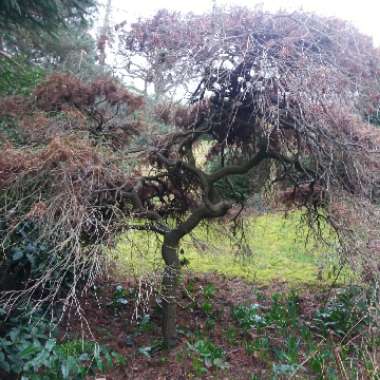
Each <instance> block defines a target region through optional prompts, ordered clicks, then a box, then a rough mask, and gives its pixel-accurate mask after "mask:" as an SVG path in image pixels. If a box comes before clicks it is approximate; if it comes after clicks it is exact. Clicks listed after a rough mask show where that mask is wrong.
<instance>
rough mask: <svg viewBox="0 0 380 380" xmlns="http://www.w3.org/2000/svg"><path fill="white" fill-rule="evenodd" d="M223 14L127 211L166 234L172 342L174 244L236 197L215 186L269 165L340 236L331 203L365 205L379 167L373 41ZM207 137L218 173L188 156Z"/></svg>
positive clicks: (295, 23)
mask: <svg viewBox="0 0 380 380" xmlns="http://www.w3.org/2000/svg"><path fill="white" fill-rule="evenodd" d="M219 16H220V19H219V20H218V25H219V27H220V28H222V29H220V31H221V30H223V33H217V34H215V38H214V41H213V46H214V47H215V46H218V49H215V51H214V54H213V55H212V56H210V57H208V58H207V59H205V60H204V62H203V65H204V71H203V72H204V75H203V78H202V79H201V80H200V82H199V85H198V87H197V89H196V91H195V92H194V94H193V97H192V104H191V106H189V108H188V109H176V110H172V112H171V113H169V114H168V113H166V120H167V121H168V120H169V121H170V122H171V123H172V124H173V125H175V126H176V128H177V131H176V132H174V133H173V134H171V135H168V136H166V137H165V138H164V139H161V141H158V142H157V143H156V145H155V147H154V148H153V149H152V151H151V152H150V154H149V156H150V164H151V167H152V175H151V176H145V177H141V178H140V179H139V180H138V181H137V183H136V185H135V186H134V188H133V189H131V191H130V196H131V199H133V201H134V206H135V207H134V215H138V216H140V217H144V218H146V219H147V220H149V222H148V223H147V224H146V225H145V226H142V225H139V226H135V228H139V229H143V228H146V229H149V230H153V231H156V232H157V233H159V234H162V235H163V246H162V257H163V259H164V261H165V264H166V267H165V272H164V277H163V296H164V306H163V335H164V338H165V342H166V343H167V344H168V345H169V346H171V345H173V344H174V343H175V335H176V334H175V318H176V317H175V310H176V295H177V294H176V289H177V281H178V273H179V270H180V266H179V258H178V247H179V244H180V241H181V239H182V238H183V237H184V236H185V235H186V234H188V233H190V232H191V231H192V230H193V229H194V228H195V227H196V226H197V225H198V224H199V223H200V222H201V221H203V220H207V219H211V218H217V217H221V216H223V215H225V214H226V213H227V211H228V210H230V209H231V208H232V207H233V204H234V200H233V199H228V198H226V192H220V191H219V190H218V187H217V186H216V184H217V182H218V181H220V180H222V179H225V178H231V177H232V176H234V175H238V174H239V175H240V174H245V173H248V172H249V171H250V172H251V173H252V171H254V170H256V171H260V170H262V169H261V168H260V166H262V165H263V163H264V162H270V163H271V165H272V167H273V168H274V170H271V171H268V170H266V171H264V174H266V175H268V180H270V181H271V182H272V183H276V184H277V186H281V184H282V186H283V187H285V188H287V189H289V188H293V191H292V194H291V195H290V196H289V194H288V198H287V200H288V201H289V200H291V201H293V203H296V204H297V205H298V206H305V207H306V208H307V210H308V212H309V213H308V215H309V218H308V220H309V221H311V222H312V221H319V219H320V218H324V219H326V220H327V221H328V222H330V223H331V224H332V225H333V227H334V228H336V229H337V230H338V231H343V229H344V228H345V227H344V223H343V224H342V223H341V222H342V220H338V219H337V217H336V215H334V214H333V213H332V211H333V207H331V206H332V205H334V204H335V202H336V201H337V200H341V199H343V198H349V199H354V200H355V199H356V200H358V201H359V200H360V201H361V202H362V201H363V200H368V202H369V204H371V202H373V201H374V198H373V190H374V183H375V182H376V181H378V178H379V174H380V173H379V164H378V159H377V157H378V153H379V142H380V137H379V132H378V130H376V129H375V128H374V127H373V126H372V125H370V124H368V123H367V117H368V114H371V113H372V112H373V111H374V110H375V109H376V108H377V107H378V105H379V99H380V98H379V89H380V86H379V83H378V79H379V74H380V71H379V70H380V60H379V54H378V51H376V50H375V49H374V47H373V46H372V43H371V40H370V39H369V38H367V37H365V36H363V35H361V34H360V33H358V31H357V30H356V29H355V28H353V27H352V26H351V25H350V24H348V23H345V22H343V21H340V20H336V19H329V18H322V17H318V16H315V15H311V14H305V13H301V12H300V13H292V14H290V15H289V14H284V13H278V14H265V13H262V12H250V11H247V10H244V9H236V10H233V11H231V12H230V13H225V14H222V15H219ZM204 140H207V141H208V144H210V149H209V152H208V157H218V158H219V160H220V162H221V167H220V168H219V169H217V170H215V171H213V172H208V171H207V170H206V169H205V167H204V165H201V164H200V163H199V161H200V160H198V161H197V159H196V158H195V153H194V150H195V148H196V146H197V144H199V143H201V142H202V141H204ZM227 156H228V160H226V157H227ZM270 173H272V177H271V178H269V174H270ZM273 173H274V174H273ZM146 186H149V187H150V195H148V196H147V193H145V192H142V189H144V187H145V188H146ZM140 194H144V197H141V196H140ZM323 208H324V209H325V210H326V211H324V212H321V209H323ZM136 210H141V211H140V212H137V213H136ZM168 217H172V218H173V217H175V221H176V225H175V226H174V227H173V226H172V224H169V223H165V220H166V218H168ZM346 222H347V223H348V222H349V221H346ZM130 228H134V227H133V226H130ZM345 231H347V230H345Z"/></svg>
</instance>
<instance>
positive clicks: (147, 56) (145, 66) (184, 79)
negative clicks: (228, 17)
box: [116, 9, 212, 100]
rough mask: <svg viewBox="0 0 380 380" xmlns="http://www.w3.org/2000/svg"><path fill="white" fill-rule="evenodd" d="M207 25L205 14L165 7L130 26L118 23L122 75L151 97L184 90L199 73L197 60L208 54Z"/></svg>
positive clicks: (209, 36) (209, 23)
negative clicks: (181, 11) (199, 14)
mask: <svg viewBox="0 0 380 380" xmlns="http://www.w3.org/2000/svg"><path fill="white" fill-rule="evenodd" d="M210 25H211V20H210V17H209V16H207V17H205V16H198V15H194V14H181V13H179V12H171V11H168V10H166V9H162V10H159V11H158V12H157V13H156V14H155V15H153V17H151V18H147V19H139V20H138V21H136V22H134V23H132V24H130V25H128V24H126V23H122V24H120V25H119V26H117V27H116V29H117V35H118V37H119V54H120V56H121V59H122V69H123V74H124V75H125V76H126V77H127V78H129V79H130V80H132V82H133V83H135V84H136V85H137V86H140V87H142V90H143V93H144V95H145V96H147V95H148V94H149V95H150V94H152V95H153V97H154V98H155V100H160V99H162V98H165V97H167V98H170V97H172V96H173V94H175V92H180V93H183V92H186V91H187V87H188V86H189V84H190V82H191V81H192V80H194V78H197V77H199V76H200V72H199V70H200V69H201V68H202V66H201V65H200V62H202V61H203V59H204V55H205V54H208V50H207V49H208V48H209V47H210V46H207V43H206V42H207V41H210V42H211V40H212V38H211V36H212V29H210ZM149 89H150V91H148V90H149Z"/></svg>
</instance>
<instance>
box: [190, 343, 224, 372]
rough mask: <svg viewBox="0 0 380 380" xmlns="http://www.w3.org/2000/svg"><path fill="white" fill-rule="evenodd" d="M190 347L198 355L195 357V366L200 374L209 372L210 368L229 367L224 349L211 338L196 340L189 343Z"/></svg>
mask: <svg viewBox="0 0 380 380" xmlns="http://www.w3.org/2000/svg"><path fill="white" fill-rule="evenodd" d="M189 348H190V350H191V351H193V352H194V353H195V355H196V356H195V357H193V368H194V369H195V371H196V372H197V374H199V375H200V374H202V373H205V372H207V369H208V368H212V367H215V368H219V369H225V368H227V367H228V364H227V363H226V361H225V354H224V351H223V349H222V348H220V347H218V346H217V345H215V344H214V343H212V342H210V341H209V340H206V339H199V340H196V341H195V343H194V344H189Z"/></svg>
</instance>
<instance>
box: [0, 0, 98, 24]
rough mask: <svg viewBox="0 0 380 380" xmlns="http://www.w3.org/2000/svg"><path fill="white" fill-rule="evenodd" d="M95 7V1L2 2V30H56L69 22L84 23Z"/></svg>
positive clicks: (39, 0)
mask: <svg viewBox="0 0 380 380" xmlns="http://www.w3.org/2000/svg"><path fill="white" fill-rule="evenodd" d="M94 6H95V1H93V0H65V1H61V0H1V1H0V28H1V29H7V28H8V29H11V28H14V27H15V26H17V27H20V28H27V29H28V28H30V29H36V30H41V29H43V30H54V29H55V28H56V27H57V25H61V24H65V23H66V22H67V21H68V20H70V21H76V22H83V21H84V18H85V16H86V14H87V12H88V11H89V9H91V8H92V7H94Z"/></svg>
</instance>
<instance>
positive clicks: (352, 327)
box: [314, 286, 370, 337]
mask: <svg viewBox="0 0 380 380" xmlns="http://www.w3.org/2000/svg"><path fill="white" fill-rule="evenodd" d="M369 306H370V304H369V302H368V299H367V297H366V296H363V289H362V288H361V287H359V286H350V287H348V288H346V289H344V290H343V291H341V292H340V293H339V294H338V295H337V296H336V298H334V299H332V300H330V301H329V302H328V303H327V304H326V306H325V307H322V308H321V309H320V310H318V312H317V313H316V315H315V318H314V322H315V325H316V326H317V327H318V328H319V329H320V331H321V332H322V333H323V334H324V335H325V336H328V335H329V334H330V333H332V334H336V335H338V336H340V337H347V334H349V335H350V336H352V335H354V334H356V333H358V332H359V331H360V330H361V329H362V328H363V326H364V325H368V323H369V314H368V310H369Z"/></svg>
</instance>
